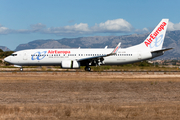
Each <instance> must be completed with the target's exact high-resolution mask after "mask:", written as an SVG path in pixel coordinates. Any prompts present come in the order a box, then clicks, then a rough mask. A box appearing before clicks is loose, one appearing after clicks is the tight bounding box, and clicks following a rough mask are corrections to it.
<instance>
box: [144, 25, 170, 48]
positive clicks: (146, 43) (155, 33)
mask: <svg viewBox="0 0 180 120" xmlns="http://www.w3.org/2000/svg"><path fill="white" fill-rule="evenodd" d="M166 24H167V23H165V22H163V23H162V24H161V25H160V26H159V27H158V29H157V30H156V31H155V32H154V33H153V34H150V38H148V39H146V41H145V42H144V43H145V45H146V46H147V47H148V46H149V45H150V44H151V43H152V41H153V40H154V39H155V38H156V36H158V35H159V32H161V31H162V30H164V27H165V26H166Z"/></svg>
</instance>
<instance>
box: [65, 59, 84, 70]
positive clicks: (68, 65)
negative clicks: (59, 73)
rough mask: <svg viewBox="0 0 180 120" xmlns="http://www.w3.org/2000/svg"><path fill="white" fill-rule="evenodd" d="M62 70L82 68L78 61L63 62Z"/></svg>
mask: <svg viewBox="0 0 180 120" xmlns="http://www.w3.org/2000/svg"><path fill="white" fill-rule="evenodd" d="M61 67H62V68H67V69H70V68H80V62H77V61H76V60H64V61H62V62H61Z"/></svg>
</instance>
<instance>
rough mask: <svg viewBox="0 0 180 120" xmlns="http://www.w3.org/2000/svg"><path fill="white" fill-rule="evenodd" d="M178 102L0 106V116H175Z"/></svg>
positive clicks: (65, 118) (53, 118) (40, 119)
mask: <svg viewBox="0 0 180 120" xmlns="http://www.w3.org/2000/svg"><path fill="white" fill-rule="evenodd" d="M179 112H180V106H179V105H177V106H175V105H168V106H164V104H161V105H158V104H151V105H145V104H138V105H135V106H118V105H116V104H76V105H70V104H59V105H45V106H43V105H36V106H35V105H23V106H21V107H20V106H17V105H16V106H8V105H1V106H0V119H1V120H6V119H33V120H44V119H48V120H57V119H63V120H69V119H73V120H76V119H78V120H79V119H82V120H84V119H86V120H92V119H96V120H102V119H104V120H105V119H111V120H119V119H164V120H168V119H170V118H171V119H178V118H179V117H180V115H179V114H178V113H179Z"/></svg>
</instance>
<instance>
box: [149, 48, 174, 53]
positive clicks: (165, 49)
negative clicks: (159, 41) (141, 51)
mask: <svg viewBox="0 0 180 120" xmlns="http://www.w3.org/2000/svg"><path fill="white" fill-rule="evenodd" d="M171 49H173V48H163V49H161V50H155V51H151V53H155V52H163V51H168V50H171Z"/></svg>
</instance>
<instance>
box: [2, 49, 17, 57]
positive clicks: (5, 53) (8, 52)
mask: <svg viewBox="0 0 180 120" xmlns="http://www.w3.org/2000/svg"><path fill="white" fill-rule="evenodd" d="M13 52H14V51H3V50H2V49H0V58H5V57H7V56H9V55H11V54H12V53H13Z"/></svg>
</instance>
